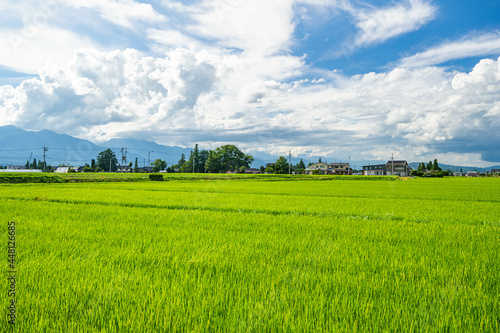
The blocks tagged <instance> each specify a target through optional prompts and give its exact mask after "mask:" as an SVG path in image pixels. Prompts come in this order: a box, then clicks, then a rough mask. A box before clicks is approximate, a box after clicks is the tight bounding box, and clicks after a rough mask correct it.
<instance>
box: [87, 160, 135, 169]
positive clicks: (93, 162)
mask: <svg viewBox="0 0 500 333" xmlns="http://www.w3.org/2000/svg"><path fill="white" fill-rule="evenodd" d="M135 160H136V161H137V158H136V159H135ZM90 167H91V168H92V171H95V159H92V161H91V162H90Z"/></svg>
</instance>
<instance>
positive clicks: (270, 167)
mask: <svg viewBox="0 0 500 333" xmlns="http://www.w3.org/2000/svg"><path fill="white" fill-rule="evenodd" d="M266 173H269V174H271V173H274V167H273V166H271V165H268V166H267V167H266Z"/></svg>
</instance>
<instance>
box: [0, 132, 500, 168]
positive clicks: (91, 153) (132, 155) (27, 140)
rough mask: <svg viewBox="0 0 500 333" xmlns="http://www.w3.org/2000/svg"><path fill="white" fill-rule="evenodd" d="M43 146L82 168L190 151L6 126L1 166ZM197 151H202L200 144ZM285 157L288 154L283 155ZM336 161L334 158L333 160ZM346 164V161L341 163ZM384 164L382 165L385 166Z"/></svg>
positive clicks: (172, 160)
mask: <svg viewBox="0 0 500 333" xmlns="http://www.w3.org/2000/svg"><path fill="white" fill-rule="evenodd" d="M43 146H46V147H48V151H47V164H48V165H53V166H57V165H59V164H68V165H72V166H81V165H84V164H85V163H88V164H90V163H91V161H92V159H95V158H96V157H97V154H99V152H101V151H103V150H105V149H108V148H111V149H112V150H113V151H114V152H115V154H116V157H117V158H118V161H119V162H120V163H121V148H122V147H124V148H127V164H128V163H130V162H132V163H134V162H135V159H136V158H137V161H138V164H139V166H145V165H147V164H148V160H149V162H150V163H151V162H153V161H154V160H155V159H157V158H160V159H162V160H164V161H166V162H167V163H168V165H169V166H171V165H174V164H176V163H177V162H178V161H179V159H180V157H181V155H182V154H184V155H185V156H186V158H188V157H189V154H190V152H191V150H192V148H183V147H178V146H164V145H160V144H157V143H155V142H152V141H146V140H136V139H112V140H109V141H106V142H103V143H99V144H95V143H93V142H90V141H88V140H83V139H78V138H75V137H72V136H70V135H67V134H58V133H56V132H53V131H50V130H41V131H38V132H35V131H26V130H23V129H20V128H18V127H16V126H12V125H8V126H3V127H0V165H25V164H26V162H27V161H28V160H29V159H30V156H31V161H33V158H36V159H37V161H39V160H43ZM200 149H204V147H203V146H202V145H200ZM247 153H248V154H250V155H252V156H253V157H254V159H255V160H254V162H253V164H252V167H254V168H259V167H260V166H261V165H264V166H265V165H266V163H272V162H275V161H276V159H277V158H278V157H279V156H280V155H272V154H268V153H263V152H259V151H249V152H247ZM283 156H285V157H287V158H288V156H287V155H283ZM319 158H321V159H322V161H330V162H331V161H333V159H332V158H327V157H324V156H306V155H299V156H298V157H292V159H291V160H292V163H293V164H297V163H298V162H299V161H300V160H301V159H303V160H304V163H305V165H306V166H307V165H308V164H309V163H310V162H312V163H316V162H317V161H318V160H319ZM335 161H337V159H335ZM342 162H347V161H342ZM386 162H387V161H383V162H381V163H386ZM369 163H371V164H377V161H356V160H353V161H351V166H353V167H354V168H356V169H358V170H359V169H362V166H363V165H368V164H369ZM418 164H419V163H418V162H413V163H410V166H411V167H412V168H417V167H418ZM439 165H440V167H441V168H442V169H444V170H448V169H449V170H451V171H460V169H462V170H463V171H464V172H466V171H473V170H477V171H479V172H486V171H490V170H491V169H500V166H493V167H489V168H479V167H464V166H453V165H447V164H441V163H440V164H439Z"/></svg>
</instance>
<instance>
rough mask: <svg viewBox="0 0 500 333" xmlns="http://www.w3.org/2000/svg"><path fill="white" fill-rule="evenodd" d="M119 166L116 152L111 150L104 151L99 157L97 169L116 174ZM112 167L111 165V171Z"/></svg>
mask: <svg viewBox="0 0 500 333" xmlns="http://www.w3.org/2000/svg"><path fill="white" fill-rule="evenodd" d="M117 164H118V159H117V158H116V155H115V153H114V151H112V150H111V149H109V148H108V149H106V150H104V151H101V152H100V153H99V154H98V155H97V167H99V168H101V170H104V171H106V172H114V171H116V170H117ZM110 165H111V170H110Z"/></svg>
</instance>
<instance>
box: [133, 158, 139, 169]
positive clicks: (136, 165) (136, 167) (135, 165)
mask: <svg viewBox="0 0 500 333" xmlns="http://www.w3.org/2000/svg"><path fill="white" fill-rule="evenodd" d="M134 172H135V173H137V172H139V164H137V157H136V158H135V164H134Z"/></svg>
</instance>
